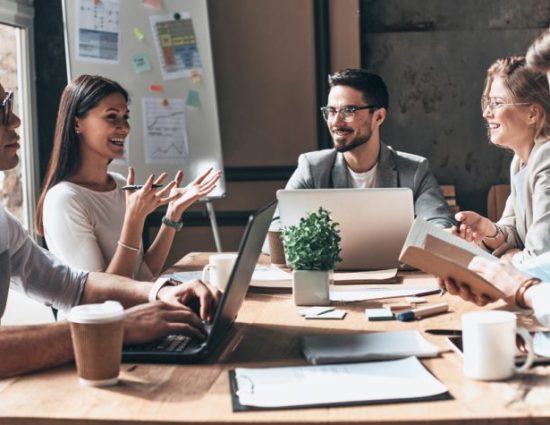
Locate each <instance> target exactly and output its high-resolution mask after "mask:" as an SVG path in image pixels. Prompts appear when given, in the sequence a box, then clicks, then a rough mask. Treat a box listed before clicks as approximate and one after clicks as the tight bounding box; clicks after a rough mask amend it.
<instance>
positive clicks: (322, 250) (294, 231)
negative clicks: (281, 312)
mask: <svg viewBox="0 0 550 425" xmlns="http://www.w3.org/2000/svg"><path fill="white" fill-rule="evenodd" d="M282 238H283V244H284V248H285V255H286V259H287V264H288V265H289V266H290V267H291V268H292V270H293V272H292V283H293V294H294V303H295V304H296V305H327V304H329V303H330V299H329V290H328V288H329V284H330V282H331V280H332V271H333V270H334V266H335V265H336V263H337V262H338V261H340V260H341V258H340V230H339V229H338V223H335V222H334V221H333V220H332V218H331V217H330V212H329V211H327V210H325V209H323V208H319V210H318V211H317V212H312V213H309V214H308V215H307V216H306V217H302V218H301V219H300V222H299V223H298V224H296V225H294V226H289V227H286V228H284V229H283V232H282Z"/></svg>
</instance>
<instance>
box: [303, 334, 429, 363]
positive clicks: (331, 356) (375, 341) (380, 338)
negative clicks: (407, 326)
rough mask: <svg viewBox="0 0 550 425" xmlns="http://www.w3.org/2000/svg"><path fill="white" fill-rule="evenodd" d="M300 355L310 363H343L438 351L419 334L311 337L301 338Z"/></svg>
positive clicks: (419, 354)
mask: <svg viewBox="0 0 550 425" xmlns="http://www.w3.org/2000/svg"><path fill="white" fill-rule="evenodd" d="M301 342H302V353H303V354H304V356H305V358H306V359H307V361H308V362H309V363H312V364H320V363H342V362H354V361H355V362H356V361H365V360H389V359H400V358H403V357H408V356H416V357H435V356H437V355H438V354H439V349H438V348H437V347H436V346H435V345H433V344H431V343H430V342H428V341H426V339H425V338H424V337H423V336H422V335H421V334H420V332H418V331H398V332H369V333H357V334H340V335H313V336H305V337H303V338H302V341H301Z"/></svg>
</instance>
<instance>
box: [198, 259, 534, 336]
mask: <svg viewBox="0 0 550 425" xmlns="http://www.w3.org/2000/svg"><path fill="white" fill-rule="evenodd" d="M213 268H214V265H213V264H207V265H206V266H204V268H203V269H202V279H201V280H202V281H203V282H210V279H207V278H206V276H207V274H208V272H210V270H211V269H213ZM532 345H533V343H532V342H531V346H532Z"/></svg>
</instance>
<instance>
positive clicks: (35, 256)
mask: <svg viewBox="0 0 550 425" xmlns="http://www.w3.org/2000/svg"><path fill="white" fill-rule="evenodd" d="M87 278H88V273H83V272H81V271H77V270H74V269H71V268H69V267H68V266H66V265H64V264H62V263H61V262H60V261H59V260H58V259H57V258H55V257H54V256H53V255H52V254H51V253H50V252H48V251H46V250H44V249H42V248H40V247H39V246H38V245H37V244H36V243H35V242H34V241H33V240H32V239H31V238H30V236H29V235H28V233H27V232H26V231H25V230H24V229H23V228H22V227H21V224H20V223H19V222H18V221H17V219H16V218H15V217H13V216H12V215H11V214H10V213H9V212H7V211H6V210H5V209H4V207H2V206H0V316H2V314H3V313H4V308H5V306H6V300H7V298H8V289H10V287H11V289H15V290H17V291H19V292H22V293H24V294H26V295H27V296H29V297H30V298H32V299H34V300H36V301H39V302H42V303H45V304H47V305H53V306H54V307H56V308H58V309H60V310H68V309H69V308H71V307H72V306H75V305H77V304H78V302H79V301H80V298H81V296H82V292H83V291H84V285H85V283H86V279H87Z"/></svg>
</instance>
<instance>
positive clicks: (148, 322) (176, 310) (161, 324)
mask: <svg viewBox="0 0 550 425" xmlns="http://www.w3.org/2000/svg"><path fill="white" fill-rule="evenodd" d="M169 334H181V335H186V336H190V337H192V338H196V339H198V340H201V341H202V340H204V339H205V338H206V336H207V331H206V328H205V326H204V324H203V323H202V322H201V319H200V318H199V317H198V316H197V315H196V314H195V313H194V312H193V311H192V310H191V309H190V308H188V307H186V306H184V305H181V304H176V303H166V302H163V301H156V302H154V303H148V304H141V305H138V306H135V307H132V308H130V309H128V310H126V319H125V321H124V343H125V344H143V343H146V342H149V341H153V340H156V339H159V338H162V337H164V336H166V335H169Z"/></svg>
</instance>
